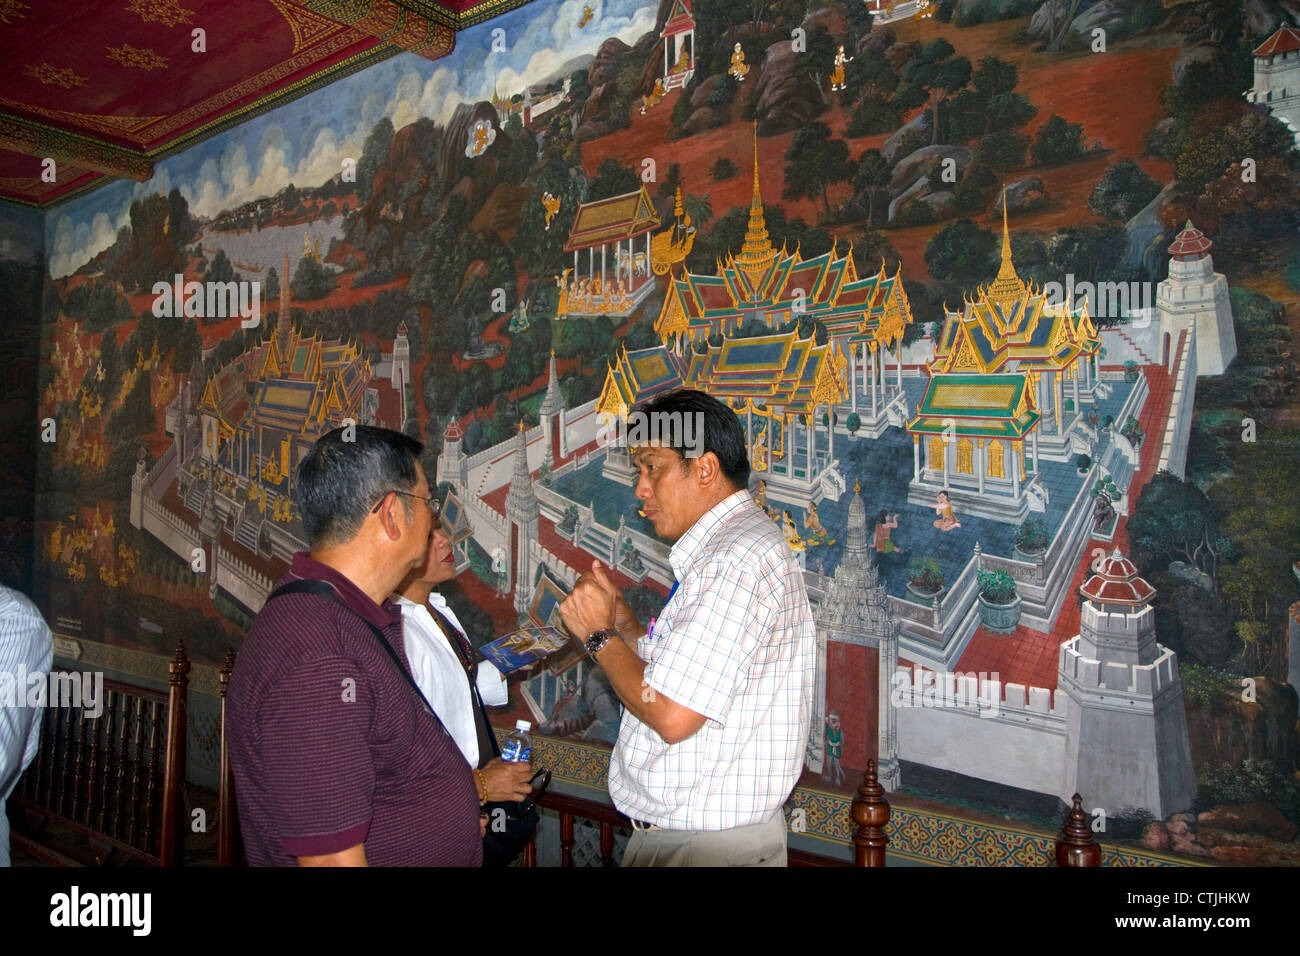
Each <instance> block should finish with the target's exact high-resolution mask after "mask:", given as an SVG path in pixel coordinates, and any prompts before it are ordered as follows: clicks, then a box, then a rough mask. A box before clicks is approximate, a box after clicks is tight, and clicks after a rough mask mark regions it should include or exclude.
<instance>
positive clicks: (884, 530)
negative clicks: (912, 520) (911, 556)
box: [873, 511, 903, 554]
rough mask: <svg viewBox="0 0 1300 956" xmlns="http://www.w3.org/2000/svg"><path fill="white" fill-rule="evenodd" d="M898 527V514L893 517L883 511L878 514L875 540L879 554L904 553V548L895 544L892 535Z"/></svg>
mask: <svg viewBox="0 0 1300 956" xmlns="http://www.w3.org/2000/svg"><path fill="white" fill-rule="evenodd" d="M897 527H898V515H897V514H895V515H893V516H892V517H891V516H890V515H889V514H888V513H886V512H884V511H882V512H880V514H879V515H877V516H876V535H875V541H874V542H873V544H874V546H875V549H876V553H877V554H894V553H898V554H902V553H903V549H902V548H900V547H898V546H897V545H896V544H894V541H893V538H891V537H890V535H891V534H892V533H893V531H894V529H895V528H897Z"/></svg>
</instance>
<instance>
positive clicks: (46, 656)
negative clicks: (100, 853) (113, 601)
mask: <svg viewBox="0 0 1300 956" xmlns="http://www.w3.org/2000/svg"><path fill="white" fill-rule="evenodd" d="M53 662H54V641H53V639H52V637H51V635H50V628H49V626H48V625H47V624H46V623H45V618H43V617H41V612H40V611H39V610H37V607H36V605H35V604H33V603H32V602H31V601H30V600H29V599H28V598H27V597H26V596H25V595H23V594H20V593H19V592H18V591H14V590H11V589H10V588H7V587H4V586H0V681H5V680H6V679H7V680H8V681H9V682H10V686H11V687H12V688H13V700H12V701H10V700H8V699H7V698H8V693H6V695H5V698H6V699H3V700H0V866H8V865H9V819H8V818H7V817H6V816H5V801H6V800H8V799H9V794H11V793H13V791H14V787H16V786H17V785H18V778H19V777H21V776H22V775H23V771H24V770H25V769H27V765H28V764H30V763H31V762H32V758H34V757H35V756H36V749H37V747H38V746H39V744H40V742H41V708H40V707H28V706H27V703H28V699H29V698H28V690H29V689H30V687H31V685H32V683H33V682H32V681H31V680H30V678H31V677H32V676H36V675H39V676H40V678H41V679H42V680H45V675H47V674H49V672H50V665H51V664H52V663H53ZM42 699H44V698H42Z"/></svg>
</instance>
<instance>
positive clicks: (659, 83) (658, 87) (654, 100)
mask: <svg viewBox="0 0 1300 956" xmlns="http://www.w3.org/2000/svg"><path fill="white" fill-rule="evenodd" d="M666 93H667V91H666V90H665V89H664V81H663V78H662V77H655V86H654V89H653V90H651V91H650V94H649V95H648V96H642V97H641V112H642V113H643V114H644V113H645V111H646V110H648V109H652V108H654V107H656V106H658V105H659V101H660V100H662V99H663V98H664V95H665V94H666Z"/></svg>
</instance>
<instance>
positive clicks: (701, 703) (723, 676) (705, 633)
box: [644, 562, 773, 726]
mask: <svg viewBox="0 0 1300 956" xmlns="http://www.w3.org/2000/svg"><path fill="white" fill-rule="evenodd" d="M757 584H758V575H757V570H756V569H754V568H749V567H746V566H745V565H743V564H742V563H740V562H729V563H718V564H711V565H707V566H706V567H704V568H703V569H701V570H699V571H696V572H693V573H692V577H691V579H690V580H688V581H686V582H683V584H682V585H681V587H682V589H683V590H685V592H686V593H685V594H684V595H682V597H681V598H680V599H679V602H678V607H677V608H676V609H675V610H674V612H673V614H672V616H671V618H670V621H669V626H668V628H667V629H666V631H665V632H664V633H662V634H661V633H660V630H659V626H658V625H656V628H655V639H654V642H653V649H652V651H651V653H652V654H653V659H652V660H651V662H650V663H649V664H647V665H646V669H645V676H644V679H645V682H646V683H647V684H648V685H649V686H650V687H651V689H653V690H654V691H655V692H656V693H660V694H663V695H664V696H665V697H667V698H668V699H669V700H671V701H672V702H673V703H675V704H680V705H681V706H683V707H687V708H689V709H690V710H693V711H695V712H696V713H697V714H702V715H703V716H704V717H706V718H707V719H709V720H711V721H713V722H714V723H715V724H718V725H720V726H721V725H725V724H726V722H727V713H728V711H729V710H730V708H731V700H732V697H733V695H734V693H735V690H736V685H737V682H738V681H739V680H740V679H741V677H742V676H743V675H744V673H745V671H746V670H747V669H748V666H749V662H750V660H751V659H752V658H753V656H754V653H755V652H756V651H757V649H758V647H759V644H760V642H761V641H762V637H763V634H764V633H765V631H766V629H767V626H768V624H769V622H770V621H771V617H772V613H773V611H772V608H771V606H770V604H769V602H767V601H765V600H763V599H762V598H761V596H760V595H759V593H758V588H757Z"/></svg>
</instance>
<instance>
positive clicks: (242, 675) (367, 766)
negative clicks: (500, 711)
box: [228, 426, 483, 866]
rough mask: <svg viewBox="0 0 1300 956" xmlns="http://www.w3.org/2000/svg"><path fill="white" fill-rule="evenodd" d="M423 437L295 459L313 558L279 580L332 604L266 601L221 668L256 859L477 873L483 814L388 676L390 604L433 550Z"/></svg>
mask: <svg viewBox="0 0 1300 956" xmlns="http://www.w3.org/2000/svg"><path fill="white" fill-rule="evenodd" d="M421 448H422V446H421V445H420V443H419V442H417V441H415V440H413V439H411V438H408V437H407V436H406V435H403V434H401V433H399V432H395V431H389V430H388V429H383V428H373V427H368V426H349V427H347V428H338V429H335V430H334V431H331V432H329V433H328V434H326V435H324V436H322V437H321V438H320V439H319V440H318V441H317V442H316V444H315V445H313V446H312V449H311V451H310V452H309V453H308V454H307V455H306V457H304V458H303V460H302V462H301V463H300V464H299V466H298V473H297V485H296V489H295V491H296V496H297V503H298V509H299V512H300V513H301V515H302V520H303V526H304V527H305V529H306V532H307V541H308V544H309V546H310V548H311V551H310V552H300V553H298V554H296V555H294V558H293V564H292V566H291V567H290V569H289V572H288V573H287V574H286V575H285V576H284V577H283V578H282V579H281V580H280V582H279V583H280V585H283V584H286V583H288V582H293V581H323V582H325V583H326V584H327V585H328V586H329V587H330V588H332V589H333V595H334V596H335V597H337V601H336V600H332V599H331V598H330V597H328V596H324V595H317V594H301V593H295V594H285V595H282V596H279V597H275V598H272V599H271V600H269V601H268V602H267V604H266V606H264V607H263V608H262V611H261V613H259V614H258V616H257V620H255V621H254V622H253V626H252V627H251V628H250V629H249V631H248V636H247V638H245V640H244V645H243V648H242V650H241V651H240V653H239V657H238V659H237V661H236V663H235V669H234V673H233V674H232V675H231V680H230V691H229V694H228V707H229V718H230V749H231V763H232V766H233V769H234V774H235V793H236V799H237V801H238V807H239V816H240V825H241V828H242V831H243V838H244V846H245V851H246V853H247V856H248V862H249V863H250V864H251V865H254V866H271V865H292V864H294V863H295V862H296V863H297V864H298V865H300V866H365V865H373V866H431V865H448V866H478V865H479V864H480V862H481V860H482V843H481V840H482V834H483V828H482V820H481V818H480V813H479V798H478V795H477V793H476V788H475V783H474V778H473V775H472V774H471V772H470V768H469V765H468V764H467V763H466V762H465V758H464V757H463V756H462V754H461V753H460V750H459V749H458V748H457V747H456V742H455V740H453V739H452V737H451V735H450V734H449V733H448V732H447V731H446V729H445V728H444V727H443V725H442V724H441V723H440V722H439V720H438V719H437V717H436V716H434V715H433V713H432V712H431V711H430V710H429V709H428V708H427V707H426V706H425V703H424V701H422V700H421V699H420V695H419V693H418V692H417V691H416V689H415V687H414V686H413V685H412V684H411V683H410V679H409V673H408V674H406V675H404V674H402V673H400V672H399V671H398V668H397V665H396V663H395V662H394V660H393V658H392V657H391V656H390V655H389V654H388V652H387V651H385V649H384V648H383V646H382V645H381V644H380V642H379V640H378V635H376V633H375V632H374V630H372V627H371V625H373V626H374V627H376V628H379V629H380V631H381V632H382V634H383V638H384V640H386V641H387V642H388V644H389V645H390V646H391V647H392V648H393V650H394V651H395V652H396V655H397V657H398V659H399V660H400V661H401V662H402V664H403V666H407V665H406V653H405V646H404V642H403V638H402V617H401V612H400V610H399V609H398V607H397V605H396V604H394V603H392V602H391V601H388V600H387V598H388V597H389V595H391V594H392V593H393V589H394V588H396V587H397V586H398V585H399V584H400V583H401V581H402V580H403V579H404V578H405V577H406V576H407V574H408V573H409V572H410V570H411V569H412V568H413V567H415V566H416V565H417V564H420V563H421V562H423V560H424V558H425V555H426V553H427V551H428V545H429V532H430V529H431V525H432V520H433V506H432V499H431V497H430V490H429V482H428V479H427V477H426V476H425V474H424V470H423V468H421V466H420V462H419V454H420V451H421Z"/></svg>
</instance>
